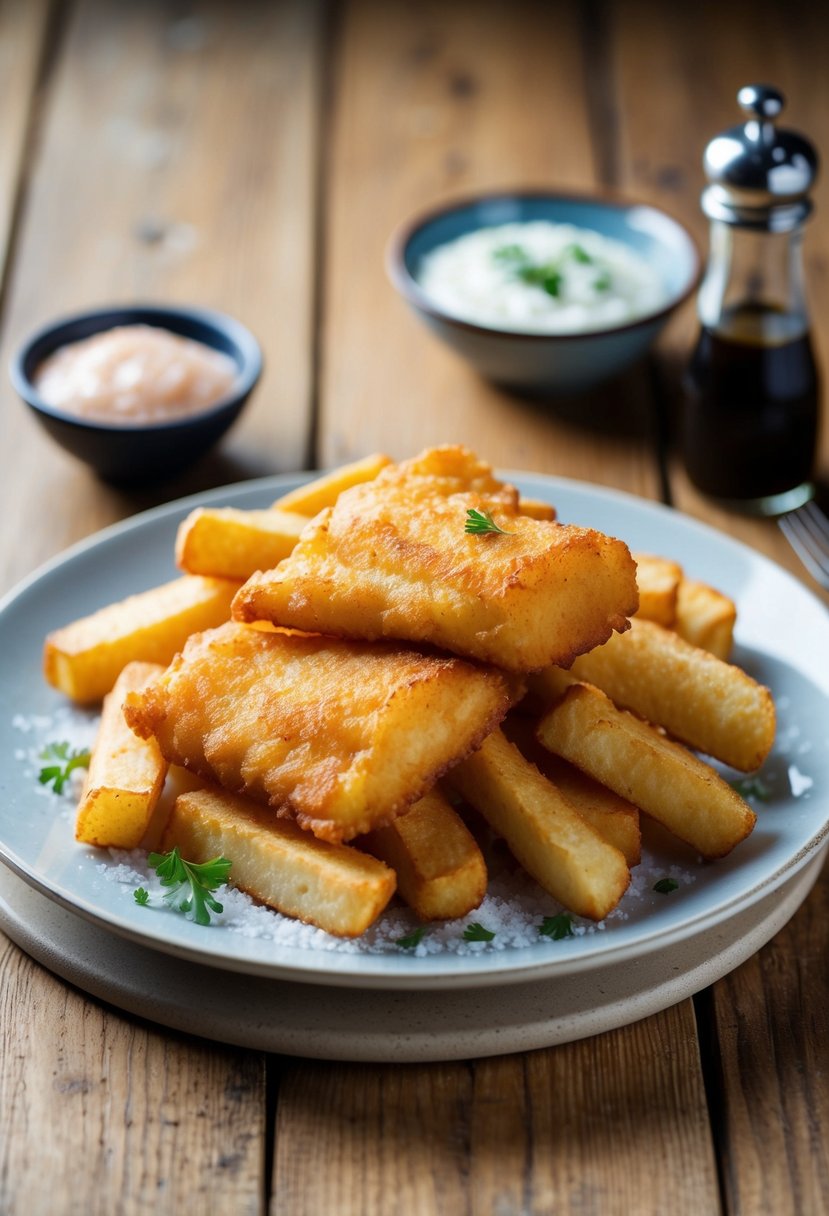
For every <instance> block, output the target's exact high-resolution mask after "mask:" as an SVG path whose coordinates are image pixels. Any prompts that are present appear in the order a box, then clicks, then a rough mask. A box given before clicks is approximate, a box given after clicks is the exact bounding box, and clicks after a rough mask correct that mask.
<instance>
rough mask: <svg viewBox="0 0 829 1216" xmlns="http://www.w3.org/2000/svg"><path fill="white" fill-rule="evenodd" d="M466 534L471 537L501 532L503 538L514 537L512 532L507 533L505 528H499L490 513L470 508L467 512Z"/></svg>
mask: <svg viewBox="0 0 829 1216" xmlns="http://www.w3.org/2000/svg"><path fill="white" fill-rule="evenodd" d="M464 532H466V533H468V534H470V535H478V534H480V533H482V532H500V533H501V535H502V536H512V535H514V534H513V533H512V532H507V531H506V529H505V528H499V527H498V525H497V524H496V522H495V520H494V519H493V518H492V515H491V514H490V513H489V511H476V510H475V508H474V507H470V508H469V509H468V510H467V512H466V524H465V526H464Z"/></svg>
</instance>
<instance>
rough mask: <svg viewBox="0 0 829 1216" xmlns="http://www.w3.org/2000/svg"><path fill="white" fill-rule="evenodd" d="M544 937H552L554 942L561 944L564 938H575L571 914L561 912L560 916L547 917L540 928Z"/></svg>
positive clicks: (539, 930)
mask: <svg viewBox="0 0 829 1216" xmlns="http://www.w3.org/2000/svg"><path fill="white" fill-rule="evenodd" d="M538 932H539V933H540V934H541V936H542V937H551V938H552V939H553V941H554V942H560V941H561V939H562V938H564V937H572V936H573V918H572V916H571V915H570V913H569V912H559V914H558V916H545V917H544V920H543V921H542V922H541V924H540V925H539V926H538Z"/></svg>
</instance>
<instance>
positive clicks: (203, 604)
mask: <svg viewBox="0 0 829 1216" xmlns="http://www.w3.org/2000/svg"><path fill="white" fill-rule="evenodd" d="M238 587H239V584H238V582H231V581H229V580H228V579H217V578H200V577H198V576H196V575H190V574H188V575H185V576H184V577H183V578H178V579H175V580H174V581H173V582H171V583H165V584H164V585H163V586H161V587H153V588H152V589H151V590H150V591H142V592H141V593H140V594H139V595H131V596H130V597H129V599H126V600H120V601H119V602H118V603H116V604H109V605H108V606H107V607H106V608H101V609H99V611H98V612H94V613H93V614H92V615H91V616H87V617H83V618H82V619H81V620H78V621H74V622H73V623H72V624H71V625H66V626H64V628H63V629H56V630H55V631H54V633H50V634H49V636H48V637H47V639H46V643H45V645H44V650H43V672H44V675H45V676H46V679H47V681H48V682H49V683H50V684H52V685H53V686H54V687H55V688H57V689H59V690H60V691H61V692H63V693H65V694H66V696H67V697H71V699H72V700H73V701H79V702H81V703H86V702H90V701H100V700H101V698H102V697H104V696H106V694H107V693H108V692H109V691H110V689H111V688H112V687H113V685H114V684H115V681H116V680H117V679H118V676H119V675H120V674H121V672H122V671H123V669H124V668H125V667H126V665H127V663H132V662H134V661H137V662H143V663H163V664H167V663H169V662H170V660H171V659H172V657H173V655H174V654H175V653H176V652H177V651H178V650H180V649H181V647H182V646H183V645H184V643H185V642H186V641H187V639H188V638H189V637H190V635H191V634H193V633H197V632H198V631H199V630H200V629H211V628H212V627H213V626H214V625H220V624H221V623H222V621H226V620H227V619H228V617H229V616H230V605H231V601H232V600H233V596H234V594H235V593H236V591H237V589H238Z"/></svg>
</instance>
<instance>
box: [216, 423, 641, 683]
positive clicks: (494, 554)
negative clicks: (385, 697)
mask: <svg viewBox="0 0 829 1216" xmlns="http://www.w3.org/2000/svg"><path fill="white" fill-rule="evenodd" d="M471 509H474V510H475V511H479V512H488V513H489V514H490V515H491V516H492V518H493V519H494V521H495V523H496V524H498V525H499V526H500V527H501V528H502V529H503V530H504V533H506V535H505V534H502V533H500V532H489V533H486V534H483V535H468V534H467V533H466V531H465V528H466V523H467V514H468V512H469V511H470V510H471ZM637 604H638V592H637V587H636V566H635V563H634V561H633V559H632V558H631V556H630V553H629V551H628V549H627V546H626V545H624V544H623V543H622V542H621V541H619V540H613V539H611V538H610V537H607V536H604V535H603V534H602V533H600V532H595V531H592V530H590V529H586V528H578V527H572V526H564V525H561V524H557V523H553V522H550V521H548V520H537V519H531V518H528V517H526V516H523V515H521V514H520V508H519V501H518V494H517V491H516V490H515V489H514V488H513V487H512V486H508V485H505V484H504V483H503V482H500V481H498V480H497V478H495V477H494V476H493V474H492V470H491V469H490V468H489V466H488V465H486V464H484V463H483V462H482V461H480V460H479V459H478V458H477V457H476V456H474V455H473V453H471V452H469V451H468V450H467V449H465V448H460V447H446V448H436V449H432V450H431V451H427V452H425V453H423V454H421V456H419V457H416V458H415V459H413V460H408V461H404V462H403V463H401V464H399V465H395V466H392V467H389V468H386V469H384V470H383V471H382V472H381V473H380V474H379V476H378V477H377V478H376V479H375V480H374V481H372V482H369V483H367V484H365V485H360V486H355V487H354V488H353V489H350V490H347V491H346V492H345V493H343V494H341V495H340V497H339V498H338V500H337V502H336V504H335V505H334V507H332V508H329V509H326V510H325V511H323V512H321V513H320V514H319V515H318V516H317V517H316V519H315V520H314V521H313V522H312V523H311V524H309V525H308V527H307V528H306V529H305V531H304V532H303V534H302V537H301V539H300V541H299V543H298V545H297V547H296V548H295V549H294V551H293V553H292V554H291V555H290V557H287V558H286V559H285V560H284V561H283V562H282V563H281V564H280V565H279V566H278V567H277V568H276V569H275V570H271V571H267V572H265V573H262V572H259V573H257V574H254V575H253V576H252V577H251V578H250V579H249V580H248V581H247V582H246V583H245V584H244V586H243V587H242V588H241V589H240V591H239V592H238V594H237V595H236V598H235V599H234V603H233V614H234V617H235V618H236V619H237V620H241V621H247V622H255V621H270V622H272V623H273V624H276V625H282V626H288V627H291V628H295V629H304V630H307V631H309V632H319V633H326V634H330V635H333V636H336V637H347V638H362V639H367V640H374V639H378V638H397V639H401V640H405V641H410V642H416V643H428V644H431V645H435V646H439V647H441V648H442V649H444V650H449V651H451V652H453V653H455V654H459V655H463V656H466V657H470V658H474V659H480V660H483V661H484V662H488V663H494V664H496V665H497V666H499V667H503V668H506V669H507V670H510V671H518V672H522V671H533V670H537V669H538V668H541V667H543V666H545V665H546V664H549V663H551V662H553V663H558V664H560V665H564V666H566V665H567V664H569V663H570V662H571V661H572V660H573V659H574V658H575V657H576V656H577V655H579V654H582V653H583V652H584V651H586V650H590V649H592V647H594V646H598V645H600V644H601V643H603V642H606V641H607V639H608V638H609V637H610V635H611V633H612V632H613V630H619V631H623V630H625V629H627V627H628V623H629V622H628V620H627V618H628V616H630V615H631V614H632V613H633V612H635V611H636V607H637Z"/></svg>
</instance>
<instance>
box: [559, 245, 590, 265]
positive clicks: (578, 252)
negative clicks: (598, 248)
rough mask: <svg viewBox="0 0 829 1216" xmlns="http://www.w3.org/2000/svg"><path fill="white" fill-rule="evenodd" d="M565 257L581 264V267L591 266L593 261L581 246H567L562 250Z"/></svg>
mask: <svg viewBox="0 0 829 1216" xmlns="http://www.w3.org/2000/svg"><path fill="white" fill-rule="evenodd" d="M564 254H565V257H571V258H572V259H573V261H574V262H581V263H582V265H583V266H592V264H593V259H592V258H591V256H590V254H589V253H588V252H587V250H586V249H585V248H584V246H582V245H568V246H567V248H566V249H565V250H564Z"/></svg>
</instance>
